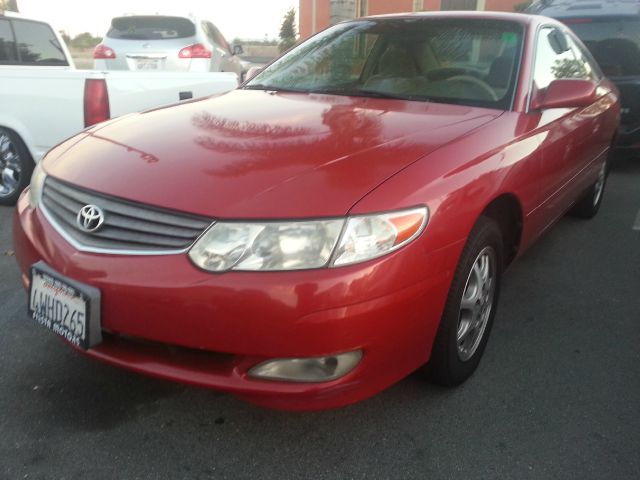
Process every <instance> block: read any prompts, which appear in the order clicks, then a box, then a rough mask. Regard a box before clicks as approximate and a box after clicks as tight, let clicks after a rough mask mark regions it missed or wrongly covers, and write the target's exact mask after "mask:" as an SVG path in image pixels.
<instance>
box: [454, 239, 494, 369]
mask: <svg viewBox="0 0 640 480" xmlns="http://www.w3.org/2000/svg"><path fill="white" fill-rule="evenodd" d="M496 258H497V257H496V252H495V250H494V249H493V247H489V246H487V247H485V248H483V249H482V250H481V251H480V253H479V254H478V256H477V257H476V260H475V261H474V262H473V267H472V268H471V271H470V272H469V276H468V277H467V283H466V285H465V288H464V292H463V294H462V300H461V302H460V312H459V319H458V329H457V346H458V357H459V358H460V360H462V361H463V362H466V361H467V360H469V359H470V358H471V357H473V355H474V353H475V352H476V350H477V349H478V346H479V345H480V342H481V341H482V336H483V335H484V332H485V329H486V328H487V322H488V320H489V317H490V316H491V310H492V308H493V300H494V297H495V291H496V271H497V268H496V267H497V260H496Z"/></svg>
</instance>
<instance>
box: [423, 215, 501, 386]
mask: <svg viewBox="0 0 640 480" xmlns="http://www.w3.org/2000/svg"><path fill="white" fill-rule="evenodd" d="M502 269H503V241H502V233H501V231H500V227H499V226H498V225H497V224H496V222H495V221H493V220H492V219H490V218H487V217H480V219H479V220H478V222H477V223H476V225H475V226H474V228H473V230H472V231H471V234H470V235H469V239H468V241H467V245H466V246H465V248H464V250H463V252H462V255H461V257H460V262H459V263H458V267H457V268H456V271H455V274H454V277H453V281H452V282H451V287H450V290H449V295H448V297H447V302H446V304H445V309H444V313H443V315H442V319H441V321H440V327H439V328H438V333H437V335H436V340H435V342H434V345H433V349H432V352H431V360H430V361H429V363H428V364H427V366H426V370H427V373H428V374H429V376H430V377H431V379H432V380H433V381H434V382H435V383H439V384H441V385H446V386H454V385H459V384H460V383H462V382H464V381H465V380H466V379H467V378H469V377H470V376H471V375H472V374H473V372H474V371H475V369H476V368H477V367H478V364H479V363H480V358H481V357H482V354H483V353H484V349H485V346H486V345H487V340H488V338H489V333H490V332H491V326H492V324H493V318H494V316H495V313H496V307H497V304H498V296H499V293H500V281H501V278H502Z"/></svg>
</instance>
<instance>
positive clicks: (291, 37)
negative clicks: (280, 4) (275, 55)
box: [279, 8, 298, 52]
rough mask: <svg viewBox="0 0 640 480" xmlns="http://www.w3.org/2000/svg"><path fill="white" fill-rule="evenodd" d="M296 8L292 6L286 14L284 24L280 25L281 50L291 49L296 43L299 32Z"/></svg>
mask: <svg viewBox="0 0 640 480" xmlns="http://www.w3.org/2000/svg"><path fill="white" fill-rule="evenodd" d="M295 22H296V10H295V8H290V9H289V11H288V12H287V13H286V14H285V16H284V18H283V20H282V25H281V26H280V44H279V48H280V52H284V51H285V50H289V49H290V48H291V47H293V46H294V45H295V44H296V39H297V36H298V34H297V32H296V23H295Z"/></svg>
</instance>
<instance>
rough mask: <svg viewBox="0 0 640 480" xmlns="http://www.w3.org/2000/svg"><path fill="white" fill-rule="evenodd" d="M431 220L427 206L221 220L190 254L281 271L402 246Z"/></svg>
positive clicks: (226, 264)
mask: <svg viewBox="0 0 640 480" xmlns="http://www.w3.org/2000/svg"><path fill="white" fill-rule="evenodd" d="M427 220H428V212H427V209H426V208H425V207H420V208H413V209H410V210H403V211H399V212H393V213H384V214H376V215H366V216H357V217H350V218H347V219H333V220H314V221H291V222H260V223H259V222H255V223H253V222H250V223H239V222H238V223H236V222H219V223H216V224H214V225H213V226H212V227H211V228H209V230H207V231H206V232H205V234H204V235H203V236H202V237H200V239H198V241H197V242H196V243H195V245H194V246H193V247H192V248H191V250H190V251H189V258H191V260H192V261H193V263H195V264H196V265H197V266H198V267H200V268H202V269H203V270H208V271H211V272H225V271H228V270H244V271H279V270H304V269H313V268H322V267H333V266H336V267H337V266H342V265H348V264H353V263H358V262H363V261H366V260H370V259H372V258H376V257H379V256H382V255H385V254H386V253H389V252H392V251H394V250H397V249H398V248H400V247H402V246H404V245H406V244H407V243H409V242H411V241H412V240H413V239H415V238H416V237H417V236H418V235H419V234H420V233H421V232H422V230H423V229H424V227H425V225H426V224H427Z"/></svg>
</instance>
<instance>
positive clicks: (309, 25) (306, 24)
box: [298, 0, 331, 39]
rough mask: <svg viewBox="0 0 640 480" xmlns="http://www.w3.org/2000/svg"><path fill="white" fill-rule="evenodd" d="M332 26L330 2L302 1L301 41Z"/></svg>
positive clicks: (300, 18) (300, 13)
mask: <svg viewBox="0 0 640 480" xmlns="http://www.w3.org/2000/svg"><path fill="white" fill-rule="evenodd" d="M314 5H315V12H314ZM314 16H315V24H314ZM330 24H331V2H330V0H300V7H299V10H298V30H299V32H300V39H305V38H308V37H310V36H311V35H313V34H314V33H317V32H319V31H320V30H323V29H325V28H327V27H328V26H329V25H330Z"/></svg>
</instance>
